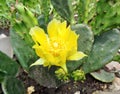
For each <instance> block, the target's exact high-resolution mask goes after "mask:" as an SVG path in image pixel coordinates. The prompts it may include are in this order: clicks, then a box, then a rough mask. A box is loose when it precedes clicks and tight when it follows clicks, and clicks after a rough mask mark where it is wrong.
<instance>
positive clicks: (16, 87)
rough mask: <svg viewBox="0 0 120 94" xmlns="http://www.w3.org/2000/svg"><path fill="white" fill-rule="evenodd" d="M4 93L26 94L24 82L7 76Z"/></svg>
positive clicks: (3, 84)
mask: <svg viewBox="0 0 120 94" xmlns="http://www.w3.org/2000/svg"><path fill="white" fill-rule="evenodd" d="M2 90H3V92H4V94H26V93H25V88H24V85H23V83H22V82H21V81H20V80H18V79H17V78H14V77H6V78H5V79H4V81H3V82H2Z"/></svg>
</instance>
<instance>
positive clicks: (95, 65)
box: [82, 29, 120, 73]
mask: <svg viewBox="0 0 120 94" xmlns="http://www.w3.org/2000/svg"><path fill="white" fill-rule="evenodd" d="M119 47H120V31H119V30H117V29H114V30H110V31H108V32H105V33H103V34H101V35H100V36H96V37H95V42H94V44H93V48H92V51H91V52H90V54H89V56H88V59H87V61H86V63H84V64H83V66H82V68H83V70H84V71H85V73H90V72H92V71H95V70H98V69H100V68H102V67H103V66H104V65H105V64H107V63H109V61H110V60H112V58H113V56H114V55H115V54H116V53H117V51H118V49H119Z"/></svg>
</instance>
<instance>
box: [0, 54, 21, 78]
mask: <svg viewBox="0 0 120 94" xmlns="http://www.w3.org/2000/svg"><path fill="white" fill-rule="evenodd" d="M18 69H19V65H18V63H17V62H15V61H13V60H12V59H11V58H9V57H8V56H7V55H5V54H3V53H2V52H0V79H3V78H4V76H6V75H11V76H16V74H17V72H18Z"/></svg>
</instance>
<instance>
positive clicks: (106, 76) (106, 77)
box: [90, 70, 115, 82]
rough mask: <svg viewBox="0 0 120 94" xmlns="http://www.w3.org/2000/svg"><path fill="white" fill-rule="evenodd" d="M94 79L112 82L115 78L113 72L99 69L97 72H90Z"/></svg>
mask: <svg viewBox="0 0 120 94" xmlns="http://www.w3.org/2000/svg"><path fill="white" fill-rule="evenodd" d="M90 74H91V75H92V76H93V77H94V78H95V79H97V80H99V81H102V82H112V81H113V80H114V78H115V74H114V73H110V72H107V71H104V70H100V71H98V72H92V73H90Z"/></svg>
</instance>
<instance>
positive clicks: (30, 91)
mask: <svg viewBox="0 0 120 94" xmlns="http://www.w3.org/2000/svg"><path fill="white" fill-rule="evenodd" d="M33 92H35V87H34V86H30V87H28V88H27V94H32V93H33Z"/></svg>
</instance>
